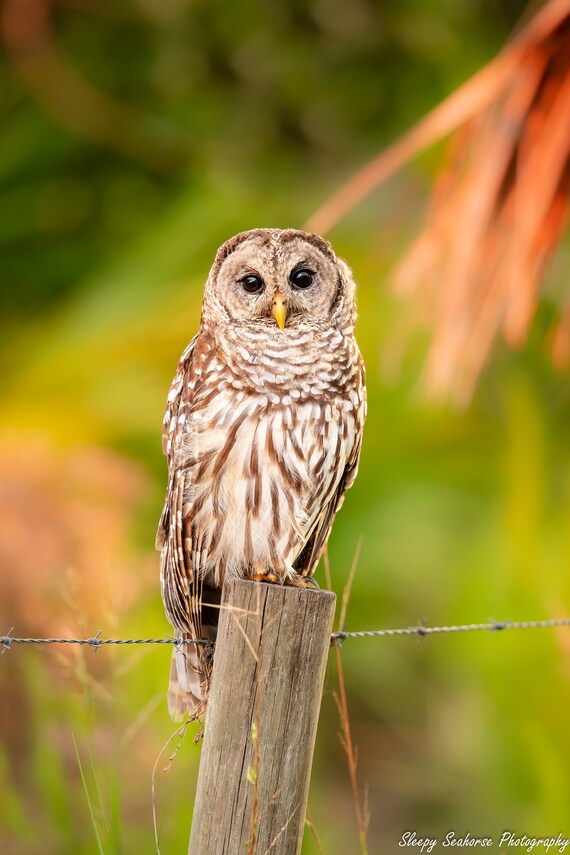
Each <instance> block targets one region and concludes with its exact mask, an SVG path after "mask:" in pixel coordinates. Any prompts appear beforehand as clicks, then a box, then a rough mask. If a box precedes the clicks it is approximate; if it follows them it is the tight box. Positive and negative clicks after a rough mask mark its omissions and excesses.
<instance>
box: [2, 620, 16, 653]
mask: <svg viewBox="0 0 570 855" xmlns="http://www.w3.org/2000/svg"><path fill="white" fill-rule="evenodd" d="M13 631H14V627H11V628H10V629H9V630H8V634H7V635H3V636H0V644H1V645H2V651H0V655H1V654H4V653H6V651H7V650H10V647H11V645H12V642H13V641H14V639H13V638H12V637H11V636H12V633H13Z"/></svg>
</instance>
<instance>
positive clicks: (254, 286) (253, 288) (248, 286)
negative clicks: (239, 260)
mask: <svg viewBox="0 0 570 855" xmlns="http://www.w3.org/2000/svg"><path fill="white" fill-rule="evenodd" d="M241 284H242V285H243V288H244V291H247V293H248V294H255V293H256V292H257V291H261V289H262V288H263V279H262V278H261V276H244V278H243V279H242V280H241Z"/></svg>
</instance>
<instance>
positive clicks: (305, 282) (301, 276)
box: [291, 268, 315, 288]
mask: <svg viewBox="0 0 570 855" xmlns="http://www.w3.org/2000/svg"><path fill="white" fill-rule="evenodd" d="M314 278H315V276H314V273H313V271H312V270H305V268H302V269H301V270H294V271H293V273H292V274H291V282H292V284H293V285H294V286H295V288H309V287H310V286H311V285H312V284H313V280H314Z"/></svg>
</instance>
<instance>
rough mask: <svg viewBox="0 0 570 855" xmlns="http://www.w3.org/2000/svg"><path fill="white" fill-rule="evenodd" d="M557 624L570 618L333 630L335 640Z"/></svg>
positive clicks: (526, 627)
mask: <svg viewBox="0 0 570 855" xmlns="http://www.w3.org/2000/svg"><path fill="white" fill-rule="evenodd" d="M555 626H570V618H554V619H552V620H519V621H510V620H490V621H488V622H487V623H465V624H458V625H455V626H423V625H421V624H420V625H418V626H408V627H404V628H402V629H370V630H362V631H360V632H345V631H344V630H341V631H339V632H333V634H332V640H333V641H345V639H347V638H377V637H379V636H384V635H417V636H419V637H420V638H423V637H425V636H426V635H442V634H448V633H452V632H482V631H487V632H502V631H503V630H505V629H548V628H551V627H555Z"/></svg>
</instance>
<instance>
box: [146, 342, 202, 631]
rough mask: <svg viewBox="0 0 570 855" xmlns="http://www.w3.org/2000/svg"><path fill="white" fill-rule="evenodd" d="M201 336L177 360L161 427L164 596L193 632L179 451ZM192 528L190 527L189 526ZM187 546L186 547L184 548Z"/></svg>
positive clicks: (184, 471)
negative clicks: (165, 468)
mask: <svg viewBox="0 0 570 855" xmlns="http://www.w3.org/2000/svg"><path fill="white" fill-rule="evenodd" d="M197 339H198V336H197V335H196V336H194V338H193V339H192V341H191V342H190V344H189V345H188V347H187V348H186V350H185V351H184V353H183V354H182V356H181V358H180V362H179V363H178V369H177V371H176V375H175V377H174V380H173V381H172V384H171V386H170V391H169V393H168V399H167V405H166V412H165V414H164V421H163V426H162V450H163V451H164V453H165V454H166V456H167V458H168V476H169V477H168V487H167V490H166V500H165V503H164V509H163V511H162V515H161V517H160V522H159V524H158V531H157V534H156V547H157V549H160V551H161V560H160V565H161V566H160V578H161V584H162V597H163V600H164V605H165V607H166V610H167V613H168V617H169V619H170V620H171V622H172V623H173V624H174V626H175V627H176V628H177V629H181V630H188V631H190V632H192V630H193V627H192V619H191V612H192V611H193V610H194V608H197V607H194V608H193V607H192V603H191V599H193V598H192V588H193V584H192V583H193V579H194V568H193V567H192V562H191V561H190V559H189V555H190V554H191V553H192V549H191V548H190V549H189V548H188V545H189V544H188V543H186V544H185V540H188V537H189V536H190V533H189V532H185V531H184V528H185V526H184V522H185V519H184V518H185V513H184V510H185V509H184V494H185V485H186V480H187V477H188V467H184V466H183V465H180V464H179V463H178V461H177V459H176V452H177V448H178V444H179V440H180V437H181V436H182V433H183V426H184V422H185V420H186V418H187V417H188V413H189V410H190V406H191V401H190V397H189V389H188V379H189V377H191V376H192V372H193V355H194V348H195V345H196V341H197ZM190 528H191V527H190ZM185 547H186V548H185Z"/></svg>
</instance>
